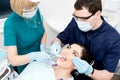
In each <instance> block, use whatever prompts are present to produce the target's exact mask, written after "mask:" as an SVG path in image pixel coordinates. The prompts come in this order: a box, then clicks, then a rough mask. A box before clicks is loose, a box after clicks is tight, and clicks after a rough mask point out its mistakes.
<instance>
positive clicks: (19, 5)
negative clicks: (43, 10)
mask: <svg viewBox="0 0 120 80" xmlns="http://www.w3.org/2000/svg"><path fill="white" fill-rule="evenodd" d="M38 3H39V2H31V1H30V0H10V5H11V9H12V10H13V11H14V12H16V13H17V14H18V15H20V16H21V15H22V10H23V9H31V8H32V7H35V6H37V5H38Z"/></svg>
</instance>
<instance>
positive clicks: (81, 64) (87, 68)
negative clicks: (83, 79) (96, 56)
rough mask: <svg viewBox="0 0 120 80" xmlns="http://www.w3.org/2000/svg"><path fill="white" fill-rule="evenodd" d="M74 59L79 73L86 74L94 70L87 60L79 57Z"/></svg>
mask: <svg viewBox="0 0 120 80" xmlns="http://www.w3.org/2000/svg"><path fill="white" fill-rule="evenodd" d="M72 61H73V64H74V65H75V67H76V68H77V70H78V72H79V73H84V74H85V75H89V74H91V73H92V72H93V67H92V66H91V65H90V64H89V63H87V62H86V61H85V60H82V59H80V58H78V57H74V58H73V59H72Z"/></svg>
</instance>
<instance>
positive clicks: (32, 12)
mask: <svg viewBox="0 0 120 80" xmlns="http://www.w3.org/2000/svg"><path fill="white" fill-rule="evenodd" d="M36 11H37V9H35V10H33V11H28V12H23V13H22V17H24V18H26V19H30V18H32V17H33V16H34V15H35V14H36Z"/></svg>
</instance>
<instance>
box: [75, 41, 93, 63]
mask: <svg viewBox="0 0 120 80" xmlns="http://www.w3.org/2000/svg"><path fill="white" fill-rule="evenodd" d="M76 44H77V45H79V46H80V47H82V57H81V59H83V60H85V61H87V62H88V63H89V64H91V63H92V62H93V57H92V55H91V53H90V51H89V50H88V48H87V47H85V46H84V45H82V44H80V43H76Z"/></svg>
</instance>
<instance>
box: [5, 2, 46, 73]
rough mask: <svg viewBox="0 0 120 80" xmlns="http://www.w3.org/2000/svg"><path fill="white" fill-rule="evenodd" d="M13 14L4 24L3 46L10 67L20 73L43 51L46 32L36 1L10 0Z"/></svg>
mask: <svg viewBox="0 0 120 80" xmlns="http://www.w3.org/2000/svg"><path fill="white" fill-rule="evenodd" d="M10 5H11V8H12V10H13V13H12V14H11V15H10V16H9V17H8V19H7V20H6V21H5V24H4V46H6V49H7V53H8V59H9V62H10V63H11V64H12V66H17V71H18V73H21V72H22V71H23V69H24V68H25V67H26V65H27V64H28V63H29V62H31V61H34V60H36V59H37V58H38V56H39V54H40V52H39V51H43V50H44V49H45V43H46V32H45V27H44V26H45V25H44V20H43V17H42V16H41V14H40V10H39V9H38V5H39V1H38V0H10Z"/></svg>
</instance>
